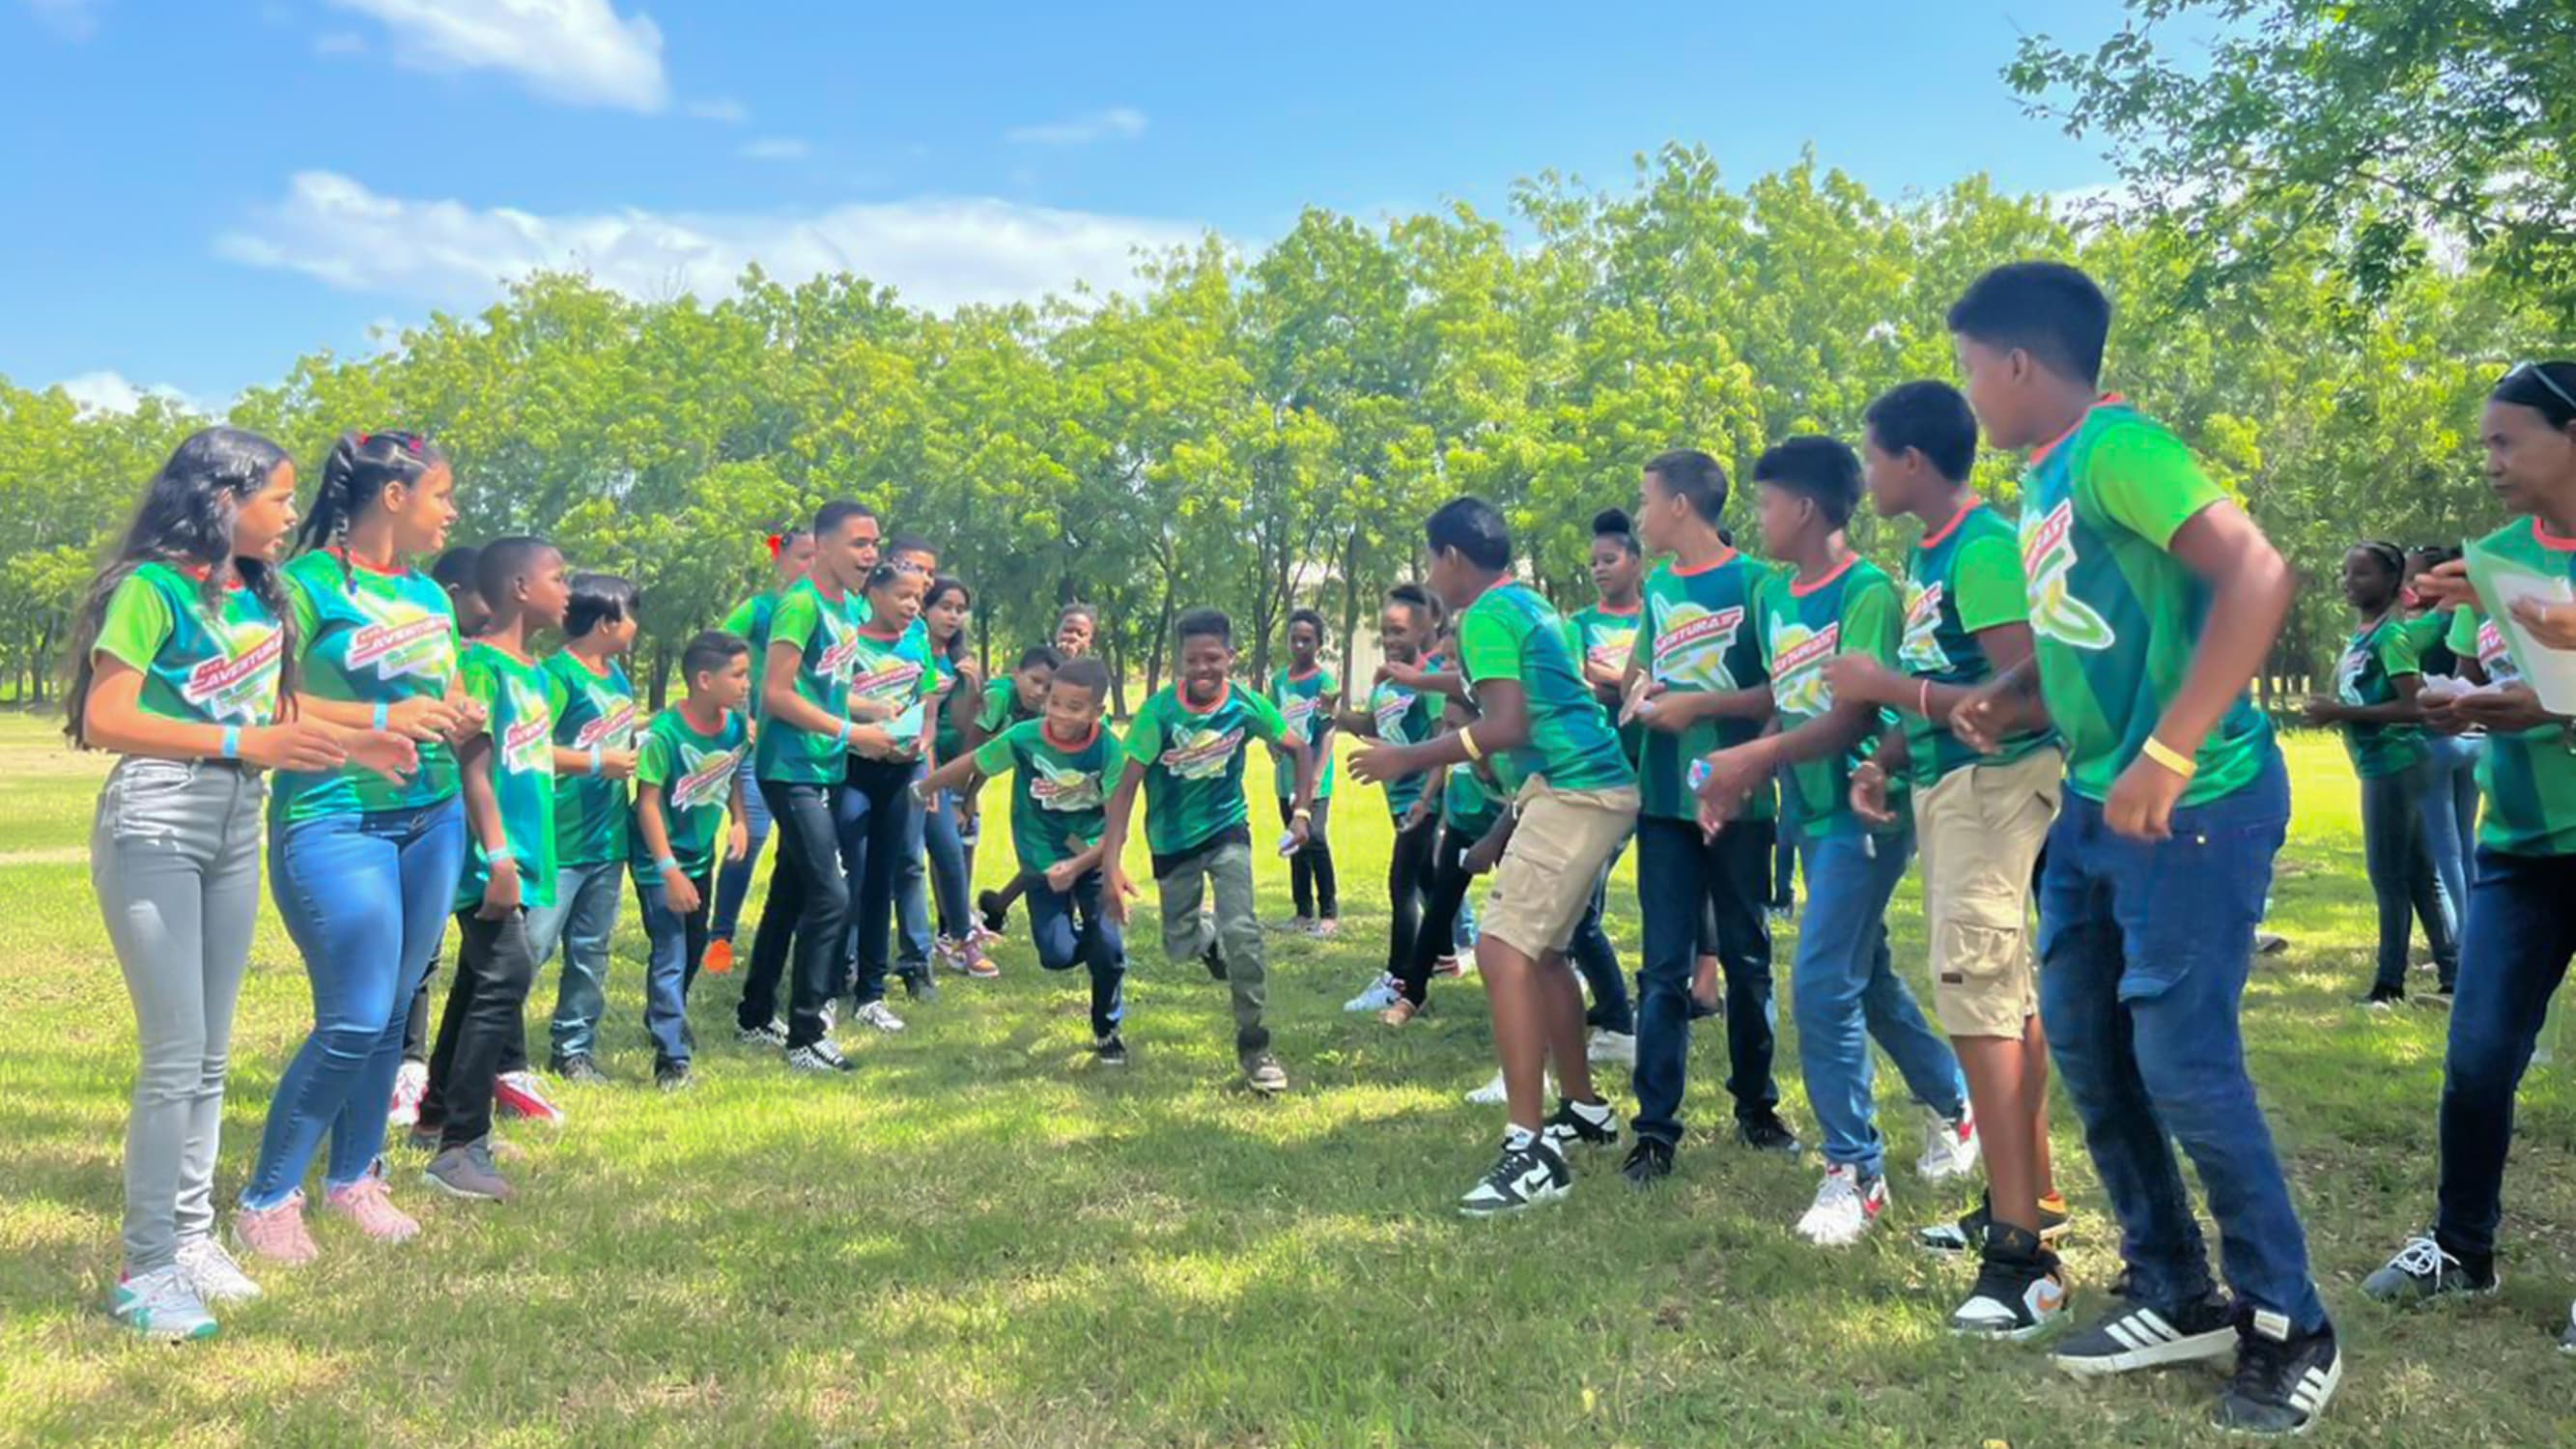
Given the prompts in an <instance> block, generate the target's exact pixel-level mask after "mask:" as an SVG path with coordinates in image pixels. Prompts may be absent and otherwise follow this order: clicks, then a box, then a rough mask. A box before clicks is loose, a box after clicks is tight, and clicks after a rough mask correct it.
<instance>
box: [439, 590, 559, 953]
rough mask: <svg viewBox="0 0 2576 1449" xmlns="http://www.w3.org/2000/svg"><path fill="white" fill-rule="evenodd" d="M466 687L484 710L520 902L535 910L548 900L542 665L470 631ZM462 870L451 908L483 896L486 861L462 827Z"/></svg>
mask: <svg viewBox="0 0 2576 1449" xmlns="http://www.w3.org/2000/svg"><path fill="white" fill-rule="evenodd" d="M460 667H461V668H462V670H463V673H464V676H465V692H466V694H467V695H468V696H470V697H471V698H473V700H474V701H475V702H476V703H478V704H480V705H482V706H483V708H484V709H485V710H487V711H488V712H489V713H490V715H491V720H490V723H489V725H488V726H487V728H488V729H489V731H490V733H491V736H492V795H493V798H494V799H496V800H498V801H499V802H500V805H501V838H502V839H503V840H504V841H506V842H507V843H508V845H509V849H510V858H511V859H513V860H516V861H517V862H518V863H519V904H520V905H522V906H525V907H527V908H528V909H530V910H536V909H539V908H541V907H544V906H551V905H553V904H554V903H555V862H556V859H557V857H556V855H555V721H554V710H553V708H552V706H551V705H550V704H549V703H548V694H549V688H548V685H547V675H546V671H545V670H544V669H542V668H540V667H538V665H537V664H536V663H535V662H533V661H531V660H526V659H521V658H520V657H518V656H517V655H515V654H512V653H510V652H508V651H507V650H504V649H501V648H499V647H498V646H496V645H494V644H491V643H489V642H487V641H485V640H481V639H477V640H475V641H474V642H473V643H471V644H468V645H466V646H465V655H464V659H463V661H462V664H461V666H460ZM465 834H466V851H465V875H464V878H463V879H462V880H460V881H458V882H457V884H456V909H458V910H460V911H464V910H472V909H473V908H475V907H476V906H479V905H481V904H482V902H483V887H484V885H485V884H486V883H487V882H488V881H490V880H491V878H492V862H491V860H490V858H489V857H488V856H487V855H486V854H485V853H484V850H483V842H482V841H481V840H480V839H479V838H477V837H476V836H475V834H474V831H473V828H472V825H471V822H470V821H469V822H468V825H467V829H466V832H465Z"/></svg>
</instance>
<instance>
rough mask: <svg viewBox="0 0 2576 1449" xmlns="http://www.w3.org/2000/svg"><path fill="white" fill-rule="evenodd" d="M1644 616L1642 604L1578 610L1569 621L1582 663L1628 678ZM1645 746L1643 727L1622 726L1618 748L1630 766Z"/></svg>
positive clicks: (1603, 606) (1603, 605)
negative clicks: (1628, 606) (1626, 754)
mask: <svg viewBox="0 0 2576 1449" xmlns="http://www.w3.org/2000/svg"><path fill="white" fill-rule="evenodd" d="M1644 615H1645V607H1644V605H1643V603H1642V602H1640V603H1639V604H1638V605H1637V606H1635V607H1632V608H1628V609H1624V610H1622V609H1613V608H1611V607H1610V606H1609V605H1607V604H1601V603H1595V604H1594V605H1592V606H1591V607H1590V608H1588V609H1577V610H1575V611H1574V613H1573V614H1572V615H1570V616H1569V617H1571V618H1572V619H1573V620H1574V637H1575V638H1576V639H1577V640H1578V641H1580V642H1581V643H1582V645H1583V662H1584V663H1585V664H1586V665H1589V666H1591V667H1593V668H1597V669H1607V670H1609V671H1610V672H1611V673H1612V674H1625V673H1626V672H1627V670H1628V657H1629V656H1630V655H1631V654H1634V653H1635V652H1636V650H1637V625H1638V621H1639V620H1640V619H1642V618H1643V617H1644ZM1595 693H1596V694H1597V693H1598V691H1597V690H1596V691H1595ZM1645 742H1646V727H1645V726H1644V725H1642V724H1639V723H1637V722H1636V721H1635V720H1630V721H1629V722H1628V723H1626V724H1623V725H1621V726H1619V748H1621V749H1623V750H1626V751H1627V752H1628V763H1629V764H1631V765H1634V764H1636V763H1637V762H1638V760H1639V758H1640V755H1639V752H1640V751H1641V750H1642V749H1643V748H1644V747H1645Z"/></svg>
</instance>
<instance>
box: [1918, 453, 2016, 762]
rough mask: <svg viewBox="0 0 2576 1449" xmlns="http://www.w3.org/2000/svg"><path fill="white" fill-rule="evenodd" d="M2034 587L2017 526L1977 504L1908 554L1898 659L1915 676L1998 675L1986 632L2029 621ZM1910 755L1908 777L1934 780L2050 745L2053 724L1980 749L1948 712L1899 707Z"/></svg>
mask: <svg viewBox="0 0 2576 1449" xmlns="http://www.w3.org/2000/svg"><path fill="white" fill-rule="evenodd" d="M2029 619H2030V593H2029V587H2028V584H2027V582H2026V581H2025V580H2024V579H2023V578H2022V573H2021V545H2020V542H2019V540H2018V539H2017V537H2016V536H2015V533H2014V529H2013V526H2012V525H2011V524H2009V523H2006V522H2004V521H2003V519H2001V518H1999V517H1997V516H1996V515H1995V511H1994V510H1993V509H1991V508H1988V507H1986V506H1985V505H1984V504H1982V503H1972V504H1970V505H1969V506H1968V507H1967V508H1965V509H1963V510H1961V512H1960V513H1959V514H1958V516H1957V517H1955V518H1952V519H1951V520H1950V521H1949V522H1948V523H1946V524H1943V525H1942V526H1941V528H1940V529H1939V531H1937V532H1934V533H1928V534H1925V535H1924V536H1923V541H1922V542H1920V543H1917V544H1916V545H1914V547H1912V548H1911V549H1908V550H1907V551H1906V555H1905V637H1904V642H1903V643H1901V644H1899V645H1898V646H1897V650H1896V658H1897V662H1898V664H1899V665H1900V666H1901V667H1903V669H1904V670H1905V674H1906V677H1907V678H1909V679H1919V680H1925V681H1928V682H1930V683H1933V684H1947V685H1958V686H1961V687H1965V688H1974V687H1976V686H1977V685H1980V684H1983V683H1985V682H1986V681H1987V680H1989V679H1992V678H1994V675H1995V666H1994V661H1992V660H1990V659H1988V658H1987V657H1986V651H1985V649H1984V647H1983V646H1981V645H1980V644H1978V643H1977V635H1978V633H1979V632H1980V631H1983V630H1986V629H1992V628H1994V627H1996V626H1998V625H2001V624H2021V623H2027V622H2028V621H2029ZM1899 715H1900V717H1901V718H1902V719H1903V721H1904V724H1905V743H1906V746H1907V749H1908V753H1909V755H1910V757H1911V769H1910V772H1909V778H1910V779H1911V780H1912V781H1913V783H1914V784H1915V785H1916V786H1917V787H1927V788H1928V787H1929V786H1931V785H1932V784H1934V783H1936V782H1937V781H1939V780H1940V779H1941V778H1942V777H1943V776H1946V775H1948V774H1949V773H1950V772H1951V771H1953V770H1956V769H1960V768H1962V767H1965V766H1968V765H1980V764H1997V765H1999V764H2005V763H2008V762H2010V761H2013V760H2018V759H2020V758H2022V757H2023V756H2025V755H2028V754H2030V753H2031V752H2032V751H2034V750H2038V749H2042V748H2044V747H2046V746H2047V745H2048V743H2049V741H2050V740H2051V738H2052V737H2053V736H2052V735H2051V733H2050V732H2049V731H2047V730H2033V731H2025V732H2024V733H2021V734H2017V735H2013V736H2011V737H2009V738H2007V739H2005V740H2004V741H2003V742H2002V744H2003V749H2002V750H2001V751H2000V752H1999V753H1996V754H1992V755H1987V754H1980V753H1979V752H1978V751H1976V750H1974V749H1971V748H1970V747H1968V746H1967V745H1964V744H1961V743H1960V742H1959V739H1958V737H1957V736H1956V735H1953V734H1952V733H1950V722H1949V721H1948V720H1947V719H1939V720H1931V719H1925V718H1924V717H1923V716H1922V715H1919V714H1915V713H1913V712H1911V711H1899Z"/></svg>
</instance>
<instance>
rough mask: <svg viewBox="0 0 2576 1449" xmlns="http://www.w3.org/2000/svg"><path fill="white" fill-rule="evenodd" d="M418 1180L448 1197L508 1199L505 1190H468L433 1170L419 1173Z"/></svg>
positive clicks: (485, 1199)
mask: <svg viewBox="0 0 2576 1449" xmlns="http://www.w3.org/2000/svg"><path fill="white" fill-rule="evenodd" d="M420 1180H421V1181H423V1182H425V1183H428V1184H429V1185H430V1186H431V1187H434V1188H437V1189H438V1190H439V1191H440V1192H443V1193H445V1194H447V1195H448V1196H449V1197H453V1198H462V1199H464V1200H465V1201H467V1202H508V1201H509V1200H510V1199H509V1195H508V1194H507V1193H506V1192H500V1193H490V1192H468V1191H467V1190H466V1189H464V1188H461V1187H458V1186H457V1185H456V1184H454V1183H452V1182H449V1181H448V1180H447V1179H446V1178H443V1177H441V1176H439V1175H438V1174H437V1173H434V1172H424V1173H422V1174H421V1175H420Z"/></svg>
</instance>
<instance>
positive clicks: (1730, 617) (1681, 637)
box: [1637, 549, 1773, 820]
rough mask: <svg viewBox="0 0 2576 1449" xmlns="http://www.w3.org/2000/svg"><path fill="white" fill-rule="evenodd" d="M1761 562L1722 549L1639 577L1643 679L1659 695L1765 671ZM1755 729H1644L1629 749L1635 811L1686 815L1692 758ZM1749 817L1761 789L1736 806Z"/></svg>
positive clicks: (1756, 815)
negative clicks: (1634, 752)
mask: <svg viewBox="0 0 2576 1449" xmlns="http://www.w3.org/2000/svg"><path fill="white" fill-rule="evenodd" d="M1771 574H1772V569H1771V566H1770V565H1769V564H1766V563H1763V562H1761V561H1760V560H1758V559H1750V558H1746V557H1745V556H1744V555H1743V554H1740V553H1737V552H1735V551H1734V550H1732V549H1729V550H1728V551H1727V553H1726V555H1725V557H1723V558H1720V559H1718V560H1716V561H1715V562H1713V563H1709V564H1705V565H1703V566H1701V567H1699V568H1696V569H1682V568H1677V567H1675V566H1674V565H1673V564H1671V563H1670V562H1665V563H1660V564H1657V565H1655V567H1654V569H1653V571H1652V572H1650V573H1648V574H1647V575H1646V586H1645V622H1644V623H1643V625H1641V626H1640V635H1639V638H1640V641H1641V647H1642V648H1644V650H1645V651H1646V652H1645V658H1644V659H1643V661H1642V662H1641V663H1640V664H1639V666H1638V667H1639V668H1640V669H1641V670H1642V671H1643V672H1644V674H1645V676H1646V678H1648V679H1649V680H1652V681H1654V682H1655V683H1658V684H1661V685H1662V686H1663V687H1664V689H1665V691H1666V692H1667V693H1669V694H1723V693H1730V692H1732V691H1735V690H1739V689H1755V688H1758V687H1760V686H1761V685H1762V684H1764V683H1765V682H1767V681H1768V680H1769V679H1770V677H1771V675H1770V671H1769V670H1768V669H1766V668H1765V667H1764V666H1763V663H1762V639H1761V627H1760V620H1759V619H1757V618H1756V617H1755V613H1754V608H1755V600H1756V598H1757V596H1759V594H1760V593H1761V591H1762V588H1763V585H1764V584H1765V582H1766V581H1767V580H1769V579H1770V577H1771ZM1761 732H1762V721H1761V720H1760V719H1758V718H1753V719H1704V720H1700V721H1697V722H1696V723H1694V724H1692V725H1691V727H1690V728H1689V729H1687V730H1684V731H1682V732H1681V733H1680V734H1674V733H1672V732H1671V731H1668V730H1657V729H1649V730H1647V731H1645V733H1644V735H1643V736H1642V738H1643V740H1644V744H1643V746H1642V749H1641V751H1640V754H1639V757H1638V765H1637V788H1638V791H1639V794H1640V796H1641V799H1642V803H1641V805H1640V807H1639V812H1638V813H1640V814H1643V815H1647V816H1650V817H1653V818H1655V819H1658V820H1696V819H1698V818H1699V800H1698V798H1697V797H1696V796H1695V795H1694V794H1693V793H1692V792H1691V787H1690V779H1689V772H1690V767H1691V764H1692V762H1693V761H1696V760H1698V759H1700V758H1702V757H1703V756H1706V755H1709V754H1712V753H1714V752H1716V751H1718V750H1723V749H1730V748H1733V747H1734V746H1736V745H1740V744H1743V743H1744V742H1745V741H1747V740H1750V739H1752V738H1753V737H1754V736H1755V735H1758V734H1760V733H1761ZM1744 814H1745V817H1746V818H1748V819H1753V820H1768V819H1770V818H1771V817H1772V814H1773V805H1772V792H1771V790H1770V788H1769V787H1767V786H1766V787H1764V788H1762V789H1759V790H1756V791H1754V792H1753V799H1752V800H1751V801H1750V802H1749V803H1748V805H1747V808H1746V810H1745V812H1744Z"/></svg>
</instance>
